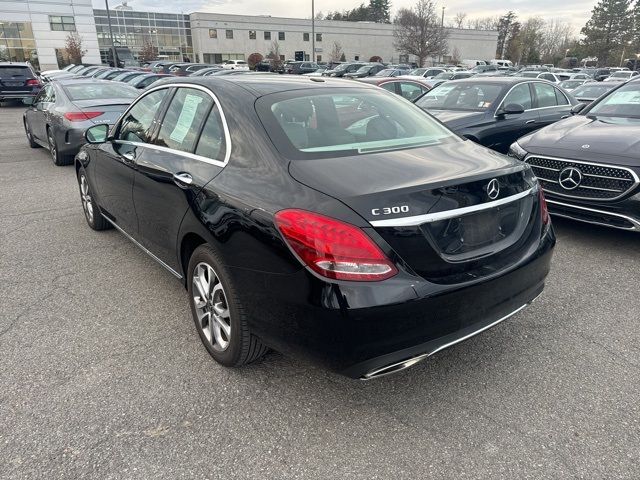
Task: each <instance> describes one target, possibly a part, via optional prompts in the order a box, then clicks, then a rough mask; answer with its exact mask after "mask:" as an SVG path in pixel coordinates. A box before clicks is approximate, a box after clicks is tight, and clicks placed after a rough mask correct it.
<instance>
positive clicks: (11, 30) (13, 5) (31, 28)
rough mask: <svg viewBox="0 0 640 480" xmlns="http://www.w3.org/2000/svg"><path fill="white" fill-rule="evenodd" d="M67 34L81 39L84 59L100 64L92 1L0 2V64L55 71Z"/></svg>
mask: <svg viewBox="0 0 640 480" xmlns="http://www.w3.org/2000/svg"><path fill="white" fill-rule="evenodd" d="M70 32H77V33H78V35H80V37H81V38H82V42H83V48H84V49H86V51H87V53H86V54H85V56H84V57H83V60H84V61H85V62H87V63H100V52H99V49H98V39H97V37H96V26H95V22H94V18H93V7H92V5H91V0H0V61H15V62H24V61H29V62H31V63H32V64H33V65H34V66H35V67H36V68H37V69H41V70H47V69H54V68H58V64H59V63H63V62H64V57H65V42H66V38H67V35H68V34H69V33H70Z"/></svg>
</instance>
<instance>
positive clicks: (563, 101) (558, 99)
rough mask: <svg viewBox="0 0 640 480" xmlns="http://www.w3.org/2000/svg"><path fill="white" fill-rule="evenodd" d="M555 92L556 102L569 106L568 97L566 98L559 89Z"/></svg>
mask: <svg viewBox="0 0 640 480" xmlns="http://www.w3.org/2000/svg"><path fill="white" fill-rule="evenodd" d="M555 91H556V102H557V103H558V105H569V100H567V97H565V95H564V93H562V92H561V91H560V90H558V89H557V88H556V89H555Z"/></svg>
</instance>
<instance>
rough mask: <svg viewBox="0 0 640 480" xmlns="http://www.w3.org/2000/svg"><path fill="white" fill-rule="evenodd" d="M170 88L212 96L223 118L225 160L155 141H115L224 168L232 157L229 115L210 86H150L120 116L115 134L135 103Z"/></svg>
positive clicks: (188, 84)
mask: <svg viewBox="0 0 640 480" xmlns="http://www.w3.org/2000/svg"><path fill="white" fill-rule="evenodd" d="M170 88H193V89H195V90H200V91H202V92H205V93H206V94H207V95H209V96H210V97H211V98H212V100H213V102H214V105H215V106H216V107H218V112H219V113H220V119H221V120H222V129H223V130H224V137H225V147H226V151H225V154H224V160H222V161H221V160H216V159H213V158H209V157H203V156H201V155H196V154H195V153H190V152H184V151H182V150H175V149H173V148H168V147H162V146H160V145H155V144H153V143H145V142H131V141H128V140H120V139H114V140H113V142H114V143H118V144H125V145H134V146H137V147H144V148H150V149H154V150H158V151H161V152H167V153H174V154H176V155H182V156H184V157H187V158H191V159H193V160H199V161H201V162H205V163H209V164H211V165H215V166H218V167H222V168H224V167H225V166H226V165H227V163H229V158H230V157H231V135H230V134H229V125H228V123H227V117H226V115H225V113H224V110H223V109H222V105H221V104H220V101H219V100H218V97H217V96H216V94H215V93H213V92H212V91H211V90H209V89H208V88H206V87H203V86H202V85H197V84H192V83H168V84H165V85H159V86H157V87H153V88H150V89H149V90H147V91H145V93H144V95H141V96H140V97H138V98H137V99H136V101H135V102H134V103H132V104H131V106H129V108H128V109H127V110H125V112H124V113H123V114H122V115H121V116H120V118H119V119H118V121H117V122H116V123H115V125H114V126H113V133H114V134H115V132H116V131H117V130H118V129H119V128H120V123H121V122H122V119H124V118H125V117H126V115H127V114H128V113H129V112H130V111H131V109H132V108H133V107H134V106H135V105H137V104H138V102H140V101H141V100H142V99H143V98H144V97H146V96H147V95H149V94H151V93H153V92H156V91H158V90H163V89H170ZM205 121H206V120H205ZM201 136H202V135H201ZM198 141H200V139H199V138H198ZM196 146H197V144H196Z"/></svg>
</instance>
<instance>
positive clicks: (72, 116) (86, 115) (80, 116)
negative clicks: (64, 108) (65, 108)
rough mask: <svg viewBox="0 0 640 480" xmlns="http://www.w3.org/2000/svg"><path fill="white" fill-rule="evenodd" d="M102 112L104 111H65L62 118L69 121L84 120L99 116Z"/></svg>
mask: <svg viewBox="0 0 640 480" xmlns="http://www.w3.org/2000/svg"><path fill="white" fill-rule="evenodd" d="M103 113H104V112H67V113H65V114H64V118H66V119H67V120H69V121H70V122H84V121H85V120H91V119H92V118H96V117H99V116H100V115H102V114H103Z"/></svg>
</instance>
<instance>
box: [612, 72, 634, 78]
mask: <svg viewBox="0 0 640 480" xmlns="http://www.w3.org/2000/svg"><path fill="white" fill-rule="evenodd" d="M630 76H631V72H616V73H614V74H613V75H611V77H612V78H629V77H630Z"/></svg>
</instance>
